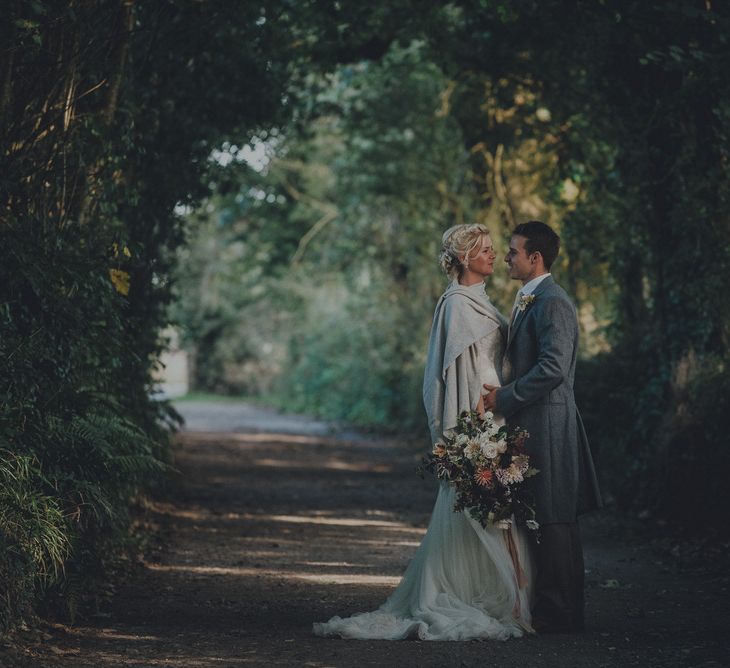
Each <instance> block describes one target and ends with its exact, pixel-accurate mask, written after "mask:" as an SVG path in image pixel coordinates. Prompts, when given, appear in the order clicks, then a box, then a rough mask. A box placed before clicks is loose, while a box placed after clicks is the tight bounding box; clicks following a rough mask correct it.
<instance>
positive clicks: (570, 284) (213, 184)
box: [0, 0, 730, 629]
mask: <svg viewBox="0 0 730 668" xmlns="http://www.w3.org/2000/svg"><path fill="white" fill-rule="evenodd" d="M6 17H7V18H8V19H9V20H6V21H3V22H2V24H0V43H1V44H2V50H1V53H2V60H1V62H0V86H1V88H0V123H2V130H3V131H2V134H1V135H0V144H1V148H2V150H1V151H0V155H1V156H2V157H1V160H2V166H1V168H0V191H1V195H0V196H1V201H2V209H1V211H2V213H1V218H0V244H1V248H2V259H3V262H2V263H1V264H0V286H1V287H0V290H1V291H2V297H1V299H0V360H1V361H2V370H1V371H0V379H2V387H1V389H0V456H1V458H0V594H1V595H0V628H1V629H7V628H10V627H11V626H12V625H13V624H16V623H17V622H18V621H19V620H22V619H24V618H28V617H29V616H30V615H31V614H32V611H33V610H35V611H41V612H54V613H55V614H60V612H59V611H62V610H65V611H66V613H65V614H71V615H73V614H75V610H76V608H77V607H79V606H81V608H82V609H83V607H84V606H87V605H88V604H89V603H90V602H91V603H93V600H94V598H95V597H99V596H103V594H104V586H105V582H107V579H108V573H109V572H110V571H114V570H119V569H123V568H124V564H125V563H126V561H127V560H128V558H129V557H128V555H129V553H130V550H132V549H134V548H135V546H137V545H138V541H139V537H138V535H137V533H135V532H133V531H131V529H130V526H131V517H133V516H134V514H135V508H138V507H139V506H140V505H143V504H144V495H145V494H146V493H148V492H149V491H150V490H151V489H153V488H154V487H155V486H158V485H160V484H163V482H164V479H165V475H166V472H167V471H168V470H169V465H168V463H167V462H168V461H169V460H168V438H169V428H170V427H171V426H172V425H173V424H174V423H175V415H174V411H172V410H171V409H170V408H169V407H168V405H167V404H166V403H165V402H160V401H156V400H153V399H151V398H150V391H151V386H152V373H153V371H154V368H155V366H156V359H157V357H158V355H159V353H160V351H161V350H162V349H164V346H165V341H164V340H162V339H161V337H160V334H159V332H160V331H162V329H163V327H164V326H165V325H167V324H168V323H170V322H173V323H176V324H178V325H179V326H180V327H181V328H182V330H183V332H184V333H185V336H186V340H187V345H188V346H189V347H190V348H191V349H192V350H194V353H195V381H196V386H197V387H198V388H199V389H202V390H207V391H214V392H223V393H233V394H245V395H247V396H251V397H259V398H261V400H266V401H269V402H274V403H278V404H280V405H286V406H287V408H289V409H291V408H295V409H297V410H300V411H302V412H308V413H313V414H318V415H322V416H325V417H327V418H330V419H334V420H344V421H347V422H352V423H356V424H359V425H363V426H378V427H384V428H390V429H395V430H399V431H408V432H410V433H421V432H422V433H423V434H424V438H425V429H424V425H423V415H422V409H421V406H420V385H421V377H422V366H423V360H424V354H425V343H426V340H427V336H428V329H429V327H430V319H431V314H432V310H433V306H434V303H435V300H436V298H437V297H438V295H439V294H440V292H441V290H442V289H443V286H444V283H445V280H444V278H443V277H442V276H441V275H440V274H439V271H438V267H437V263H436V257H437V254H438V248H439V240H440V236H441V232H442V231H443V230H444V229H445V228H446V227H448V226H450V225H452V224H454V223H457V222H471V221H479V222H484V223H486V224H487V225H488V226H489V227H490V229H491V230H492V231H493V238H494V241H495V244H496V245H497V248H498V250H500V251H504V249H505V248H506V242H507V240H508V238H509V230H510V229H511V228H512V226H513V225H514V224H515V223H516V222H519V221H523V220H525V219H530V218H540V219H543V220H546V221H547V222H549V223H550V224H552V225H554V226H555V227H556V229H558V230H559V231H560V234H561V236H562V238H563V252H562V254H561V258H560V260H559V266H558V267H557V268H556V271H555V273H556V274H557V277H558V280H559V281H561V282H562V283H563V284H564V285H565V286H566V288H567V289H568V290H569V292H570V293H571V295H572V296H573V298H574V299H575V301H576V304H577V305H578V308H579V313H580V320H581V328H582V347H583V349H582V353H583V355H582V361H581V366H580V369H579V372H578V387H577V390H578V395H579V396H578V400H579V405H580V406H581V409H582V411H583V414H584V417H585V418H586V422H587V428H588V430H589V434H590V436H591V438H592V443H593V446H594V448H595V451H596V454H597V458H598V460H599V462H600V465H601V470H602V475H603V482H604V486H605V487H606V489H607V490H608V491H609V493H610V495H611V496H612V497H613V499H614V501H615V504H616V507H617V509H618V510H619V512H622V513H630V514H631V515H636V514H641V515H642V516H655V517H663V518H667V519H668V520H669V521H670V522H671V523H672V525H677V526H679V525H682V524H684V523H687V524H692V525H694V526H698V525H702V524H703V523H706V524H707V525H709V526H717V525H718V524H720V523H721V521H722V518H723V516H724V508H725V504H726V503H727V502H728V501H729V500H730V498H728V496H729V495H728V486H727V484H726V479H725V475H724V474H725V471H727V469H728V467H729V466H730V455H729V454H728V448H727V445H728V443H727V434H728V432H729V430H730V376H729V374H728V362H729V361H730V360H729V359H728V358H729V354H728V338H729V337H730V300H729V299H728V298H727V295H726V292H727V285H726V284H727V279H726V277H727V276H728V270H729V269H730V218H729V215H730V201H729V199H728V198H729V195H730V186H729V184H730V179H729V178H728V177H729V176H730V174H729V173H728V172H729V170H730V163H729V155H730V154H729V152H730V136H729V133H730V80H729V79H728V77H727V72H728V71H730V44H729V43H728V41H729V40H730V8H728V6H727V5H726V4H724V3H718V2H714V1H711V0H669V1H665V2H656V3H654V2H640V1H638V0H636V1H630V0H616V1H609V0H606V1H605V2H601V1H598V2H596V1H588V0H586V1H585V2H580V1H575V0H573V1H571V2H568V1H567V0H545V1H543V2H540V3H535V2H528V1H526V0H525V1H521V0H513V1H507V0H504V1H492V0H464V1H458V0H457V1H455V2H450V3H423V2H418V3H417V2H415V1H412V2H409V1H405V0H404V1H401V2H373V3H369V4H368V5H367V6H363V5H362V4H361V3H358V2H354V1H350V0H339V1H336V2H324V1H320V0H310V1H308V2H306V1H305V2H302V1H300V2H289V1H285V0H271V1H269V2H253V1H252V2H227V1H225V0H206V1H204V2H191V1H188V0H185V1H183V0H175V1H173V0H162V1H160V2H155V3H135V2H133V1H132V0H107V1H103V0H85V1H81V0H80V1H77V2H61V1H60V0H57V1H41V0H17V1H15V2H11V3H8V8H7V10H6ZM514 289H515V285H514V284H510V282H509V281H508V279H507V276H506V272H500V271H497V272H496V274H495V277H494V280H493V282H492V284H491V285H490V288H489V291H490V294H491V295H492V297H493V299H494V300H495V302H497V303H498V304H499V305H501V306H502V307H503V309H504V310H507V309H508V308H509V305H510V304H511V300H512V295H513V293H514ZM130 509H131V514H130Z"/></svg>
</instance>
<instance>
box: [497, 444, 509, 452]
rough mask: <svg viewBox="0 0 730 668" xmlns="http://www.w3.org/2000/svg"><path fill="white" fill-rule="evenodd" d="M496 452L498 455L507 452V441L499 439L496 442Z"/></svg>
mask: <svg viewBox="0 0 730 668" xmlns="http://www.w3.org/2000/svg"><path fill="white" fill-rule="evenodd" d="M497 452H498V453H499V454H500V455H503V454H504V453H505V452H507V441H500V442H499V443H497Z"/></svg>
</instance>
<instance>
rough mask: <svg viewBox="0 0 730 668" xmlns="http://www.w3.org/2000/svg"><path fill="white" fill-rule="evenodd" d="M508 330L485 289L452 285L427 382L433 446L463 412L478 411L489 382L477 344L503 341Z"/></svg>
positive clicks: (439, 310) (436, 327) (439, 308)
mask: <svg viewBox="0 0 730 668" xmlns="http://www.w3.org/2000/svg"><path fill="white" fill-rule="evenodd" d="M495 330H500V333H497V332H496V331H495ZM506 330H507V320H506V319H505V318H504V316H502V314H501V313H500V312H499V311H498V310H497V308H496V307H495V306H494V305H493V304H492V303H491V302H490V301H489V297H487V294H486V292H485V291H484V284H483V283H478V284H476V285H470V286H463V285H460V284H459V282H458V281H453V282H452V283H451V284H450V285H449V287H448V288H446V291H445V292H444V294H443V295H441V298H440V299H439V300H438V303H437V304H436V310H435V311H434V314H433V324H432V325H431V336H430V338H429V343H428V356H427V358H426V370H425V372H424V376H423V404H424V406H425V408H426V414H427V415H428V427H429V429H430V431H431V442H432V443H435V442H436V441H438V440H440V439H441V438H442V437H443V434H444V433H445V432H447V431H449V430H450V429H453V428H454V427H456V421H457V418H458V417H459V415H460V414H461V412H462V411H469V410H474V408H476V405H477V403H478V402H479V397H480V396H481V392H482V383H484V382H489V379H487V378H484V377H483V374H482V373H481V369H480V360H479V359H478V347H477V346H476V345H475V344H476V343H477V342H479V341H481V340H482V339H483V338H484V337H486V336H489V335H490V334H494V335H495V336H504V335H505V333H506ZM497 373H499V370H497ZM494 382H495V383H496V382H497V379H494Z"/></svg>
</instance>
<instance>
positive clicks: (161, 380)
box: [153, 327, 190, 399]
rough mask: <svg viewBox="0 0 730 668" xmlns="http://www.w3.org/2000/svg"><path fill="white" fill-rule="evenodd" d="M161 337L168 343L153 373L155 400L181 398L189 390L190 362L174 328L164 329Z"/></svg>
mask: <svg viewBox="0 0 730 668" xmlns="http://www.w3.org/2000/svg"><path fill="white" fill-rule="evenodd" d="M161 337H162V338H163V339H166V340H168V341H169V342H170V343H169V345H168V347H167V350H166V351H165V352H163V353H162V354H161V355H160V365H159V368H158V369H156V370H155V372H154V373H153V377H154V379H155V386H154V390H153V397H154V398H155V399H174V398H175V397H182V396H185V395H186V394H187V393H188V390H189V389H190V376H189V373H190V360H189V356H188V353H187V352H186V351H184V350H182V349H181V348H180V332H179V331H178V330H177V329H176V328H175V327H166V328H165V329H164V330H163V331H162V332H161Z"/></svg>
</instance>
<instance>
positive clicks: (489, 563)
mask: <svg viewBox="0 0 730 668" xmlns="http://www.w3.org/2000/svg"><path fill="white" fill-rule="evenodd" d="M498 337H500V335H499V332H496V333H495V334H494V335H491V336H488V337H485V338H484V339H483V340H481V341H477V342H476V343H475V344H474V347H475V348H474V349H472V347H470V348H469V349H468V350H467V352H469V354H470V355H472V356H473V359H478V360H479V362H480V363H479V364H478V365H477V368H478V372H477V373H478V375H479V377H480V379H483V382H487V383H492V384H496V383H497V382H498V378H497V374H496V371H495V364H494V360H495V359H501V350H502V346H503V341H502V340H501V338H498ZM454 501H455V492H454V490H453V488H452V487H450V486H449V485H448V484H446V483H443V482H442V483H441V484H440V487H439V493H438V497H437V499H436V504H435V506H434V509H433V514H432V516H431V521H430V523H429V525H428V531H427V532H426V535H425V536H424V538H423V541H422V542H421V545H420V546H419V548H418V550H417V551H416V554H415V556H414V557H413V560H412V561H411V562H410V564H409V565H408V568H407V569H406V572H405V574H404V575H403V578H402V580H401V582H400V583H399V585H398V587H397V588H396V589H395V591H394V592H393V593H392V594H391V595H390V597H389V598H388V600H387V601H386V602H385V603H384V604H383V605H381V606H380V607H379V608H378V609H377V610H375V611H374V612H364V613H359V614H355V615H353V616H352V617H346V618H344V619H343V618H341V617H332V619H330V620H329V621H328V622H324V623H315V624H314V629H313V630H314V633H315V634H316V635H319V636H340V637H342V638H354V639H361V640H375V639H382V640H401V639H405V638H409V637H417V638H420V639H421V640H472V639H489V640H507V639H508V638H511V637H519V636H522V635H523V634H524V633H525V632H532V628H531V626H530V622H531V615H530V600H529V598H530V583H532V582H533V565H532V562H531V556H530V551H529V544H528V538H527V535H526V533H527V530H526V529H524V528H521V527H515V526H514V525H513V527H512V528H511V529H510V530H509V531H505V530H503V529H497V528H489V529H486V530H485V529H484V528H483V527H482V526H481V525H480V524H479V523H478V522H477V521H475V520H473V519H472V518H471V517H470V516H469V515H468V513H466V512H459V513H455V512H454ZM510 547H511V550H510ZM518 574H519V575H518Z"/></svg>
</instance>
